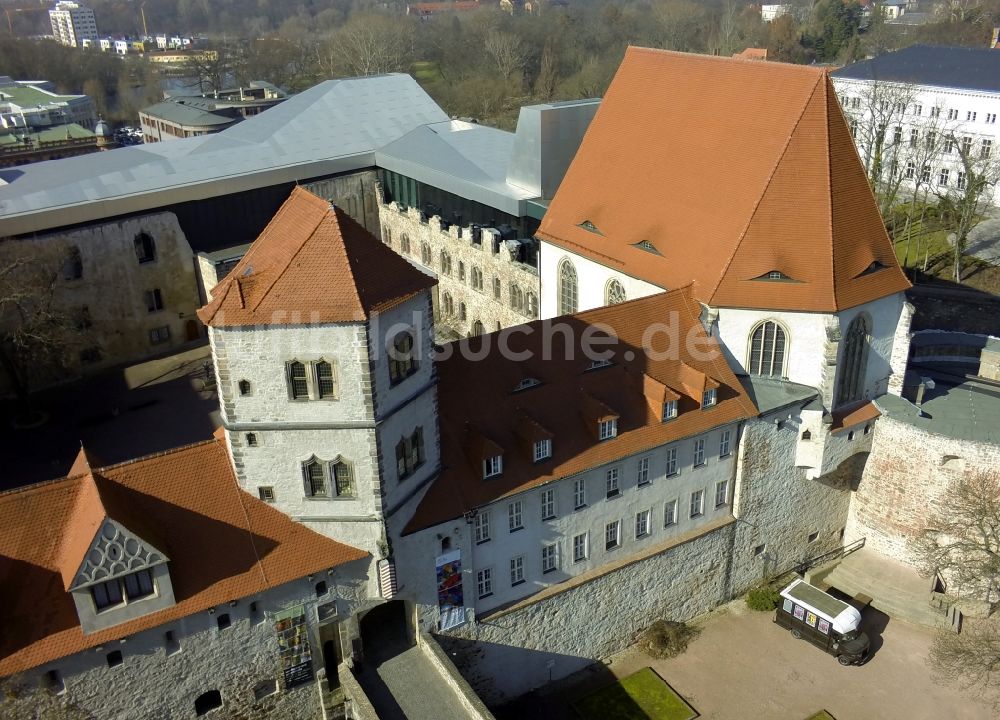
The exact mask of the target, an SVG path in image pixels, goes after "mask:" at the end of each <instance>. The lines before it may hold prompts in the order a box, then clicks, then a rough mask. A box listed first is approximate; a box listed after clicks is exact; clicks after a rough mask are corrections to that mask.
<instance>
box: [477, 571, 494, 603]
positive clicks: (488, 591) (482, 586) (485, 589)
mask: <svg viewBox="0 0 1000 720" xmlns="http://www.w3.org/2000/svg"><path fill="white" fill-rule="evenodd" d="M476 586H477V588H478V590H479V597H480V598H486V597H489V596H490V595H492V594H493V568H483V569H482V570H480V571H479V572H478V573H476Z"/></svg>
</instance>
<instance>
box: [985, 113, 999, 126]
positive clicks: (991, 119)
mask: <svg viewBox="0 0 1000 720" xmlns="http://www.w3.org/2000/svg"><path fill="white" fill-rule="evenodd" d="M996 121H997V114H996V113H986V122H987V123H989V124H990V125H993V124H994V123H996Z"/></svg>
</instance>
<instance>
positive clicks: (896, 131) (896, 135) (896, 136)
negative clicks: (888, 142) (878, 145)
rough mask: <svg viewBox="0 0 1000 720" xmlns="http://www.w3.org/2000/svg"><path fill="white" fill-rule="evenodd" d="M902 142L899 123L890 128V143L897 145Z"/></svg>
mask: <svg viewBox="0 0 1000 720" xmlns="http://www.w3.org/2000/svg"><path fill="white" fill-rule="evenodd" d="M902 142H903V128H902V126H901V125H897V126H896V127H894V128H893V129H892V143H893V144H894V145H899V144H901V143H902Z"/></svg>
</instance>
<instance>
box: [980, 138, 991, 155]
mask: <svg viewBox="0 0 1000 720" xmlns="http://www.w3.org/2000/svg"><path fill="white" fill-rule="evenodd" d="M992 150H993V141H992V140H989V139H986V140H983V146H982V148H980V150H979V157H981V158H988V157H989V156H990V152H992Z"/></svg>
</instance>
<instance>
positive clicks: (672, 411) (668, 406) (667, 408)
mask: <svg viewBox="0 0 1000 720" xmlns="http://www.w3.org/2000/svg"><path fill="white" fill-rule="evenodd" d="M675 417H677V401H676V400H667V401H665V402H664V403H663V422H666V421H667V420H672V419H674V418H675Z"/></svg>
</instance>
